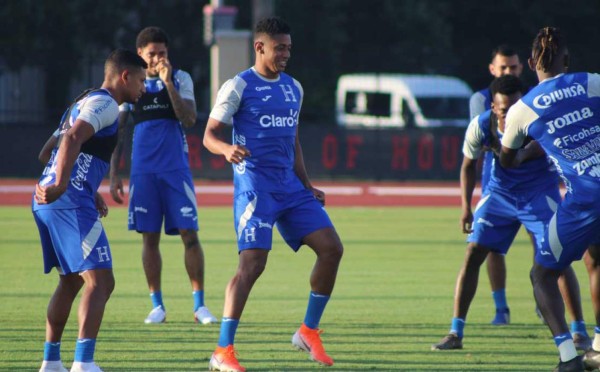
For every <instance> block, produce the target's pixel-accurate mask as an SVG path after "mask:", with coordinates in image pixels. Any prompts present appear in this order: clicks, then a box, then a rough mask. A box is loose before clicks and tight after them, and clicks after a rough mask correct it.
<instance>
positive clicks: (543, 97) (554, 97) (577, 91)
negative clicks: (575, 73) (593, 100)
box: [533, 83, 586, 109]
mask: <svg viewBox="0 0 600 372" xmlns="http://www.w3.org/2000/svg"><path fill="white" fill-rule="evenodd" d="M582 94H586V92H585V88H584V87H583V85H581V84H579V83H575V84H574V85H571V86H570V87H566V88H563V89H557V90H555V91H552V92H550V93H548V94H540V95H539V96H537V97H535V98H534V99H533V106H535V108H539V109H547V108H548V107H550V106H551V105H552V104H553V103H555V102H557V101H560V100H563V99H566V98H571V97H576V96H579V95H582Z"/></svg>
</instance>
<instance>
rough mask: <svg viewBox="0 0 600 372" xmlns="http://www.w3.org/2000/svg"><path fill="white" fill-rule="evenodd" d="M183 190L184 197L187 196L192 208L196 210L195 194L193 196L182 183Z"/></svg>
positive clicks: (192, 192)
mask: <svg viewBox="0 0 600 372" xmlns="http://www.w3.org/2000/svg"><path fill="white" fill-rule="evenodd" d="M183 189H184V190H185V195H187V197H188V199H190V202H191V203H192V205H193V206H194V208H196V194H194V190H192V188H191V187H190V186H189V185H188V184H187V183H185V182H184V183H183Z"/></svg>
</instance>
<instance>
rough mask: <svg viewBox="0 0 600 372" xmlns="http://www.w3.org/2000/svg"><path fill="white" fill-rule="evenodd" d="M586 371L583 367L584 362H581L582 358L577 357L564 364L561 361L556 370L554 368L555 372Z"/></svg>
mask: <svg viewBox="0 0 600 372" xmlns="http://www.w3.org/2000/svg"><path fill="white" fill-rule="evenodd" d="M583 371H585V369H584V367H583V362H582V361H581V356H576V357H575V358H573V359H571V360H569V361H566V362H563V361H559V362H558V365H557V366H556V368H554V372H583Z"/></svg>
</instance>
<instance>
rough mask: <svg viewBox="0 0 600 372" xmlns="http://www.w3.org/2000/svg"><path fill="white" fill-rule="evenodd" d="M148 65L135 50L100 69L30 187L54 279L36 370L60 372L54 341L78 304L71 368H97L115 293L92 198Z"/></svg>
mask: <svg viewBox="0 0 600 372" xmlns="http://www.w3.org/2000/svg"><path fill="white" fill-rule="evenodd" d="M146 67H147V64H146V62H144V60H143V59H141V58H140V57H139V56H138V55H136V54H135V53H133V52H130V51H126V50H116V51H114V52H113V53H111V54H110V55H109V56H108V58H107V60H106V63H105V65H104V82H103V83H102V86H101V88H100V89H98V90H94V91H91V92H88V93H87V94H85V95H84V96H83V97H81V98H80V99H78V100H76V102H75V103H73V104H72V105H71V107H70V108H69V109H68V110H67V112H66V114H65V115H63V119H62V121H61V131H60V137H59V139H58V143H59V145H58V150H56V151H53V152H51V156H50V160H49V161H48V164H47V165H46V168H45V169H44V172H43V174H42V176H41V178H40V180H39V182H38V184H37V185H36V188H35V193H34V197H33V201H32V210H33V216H34V219H35V222H36V224H37V226H38V230H39V233H40V239H41V243H42V253H43V257H44V272H45V273H49V272H50V271H51V270H52V268H53V267H56V268H57V271H58V273H59V275H60V276H59V282H58V286H57V288H56V291H55V292H54V295H53V296H52V298H51V300H50V303H49V304H48V310H47V318H46V343H45V344H44V361H43V362H42V366H41V368H40V371H66V369H65V368H64V366H63V364H62V362H61V359H60V343H61V338H62V334H63V330H64V328H65V324H66V323H67V320H68V318H69V313H70V311H71V306H72V304H73V301H74V300H75V297H76V296H77V294H78V293H79V290H80V289H81V288H82V287H84V285H85V288H84V290H83V294H82V296H81V300H80V303H79V312H78V315H79V334H78V339H77V343H76V346H75V361H74V363H73V366H72V367H71V371H72V372H73V371H100V368H99V367H98V366H97V365H96V364H95V363H94V351H95V345H96V336H97V335H98V331H99V329H100V324H101V322H102V316H103V314H104V308H105V305H106V302H107V301H108V299H109V297H110V294H111V293H112V291H113V288H114V283H115V282H114V277H113V273H112V256H111V251H110V247H109V244H108V240H107V238H106V234H105V233H104V229H103V227H102V224H101V222H100V217H101V216H102V215H105V213H101V214H99V212H98V210H97V209H96V207H97V206H98V204H97V200H95V199H94V195H95V193H96V191H97V190H98V187H99V186H100V182H101V181H102V178H103V177H104V176H105V175H106V173H107V171H108V167H109V161H110V156H111V153H112V151H113V149H114V146H115V144H116V141H117V126H118V125H117V117H118V112H119V109H118V105H119V104H121V103H123V102H135V101H137V100H138V99H139V98H140V96H141V95H142V94H143V93H144V91H145V87H144V79H145V78H146V74H145V71H144V69H145V68H146Z"/></svg>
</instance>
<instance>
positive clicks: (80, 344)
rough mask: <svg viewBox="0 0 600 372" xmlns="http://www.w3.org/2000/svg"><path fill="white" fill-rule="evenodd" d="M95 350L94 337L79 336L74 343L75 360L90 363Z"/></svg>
mask: <svg viewBox="0 0 600 372" xmlns="http://www.w3.org/2000/svg"><path fill="white" fill-rule="evenodd" d="M94 351H96V339H95V338H79V339H77V343H76V344H75V360H74V361H75V362H82V363H91V362H93V361H94Z"/></svg>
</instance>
